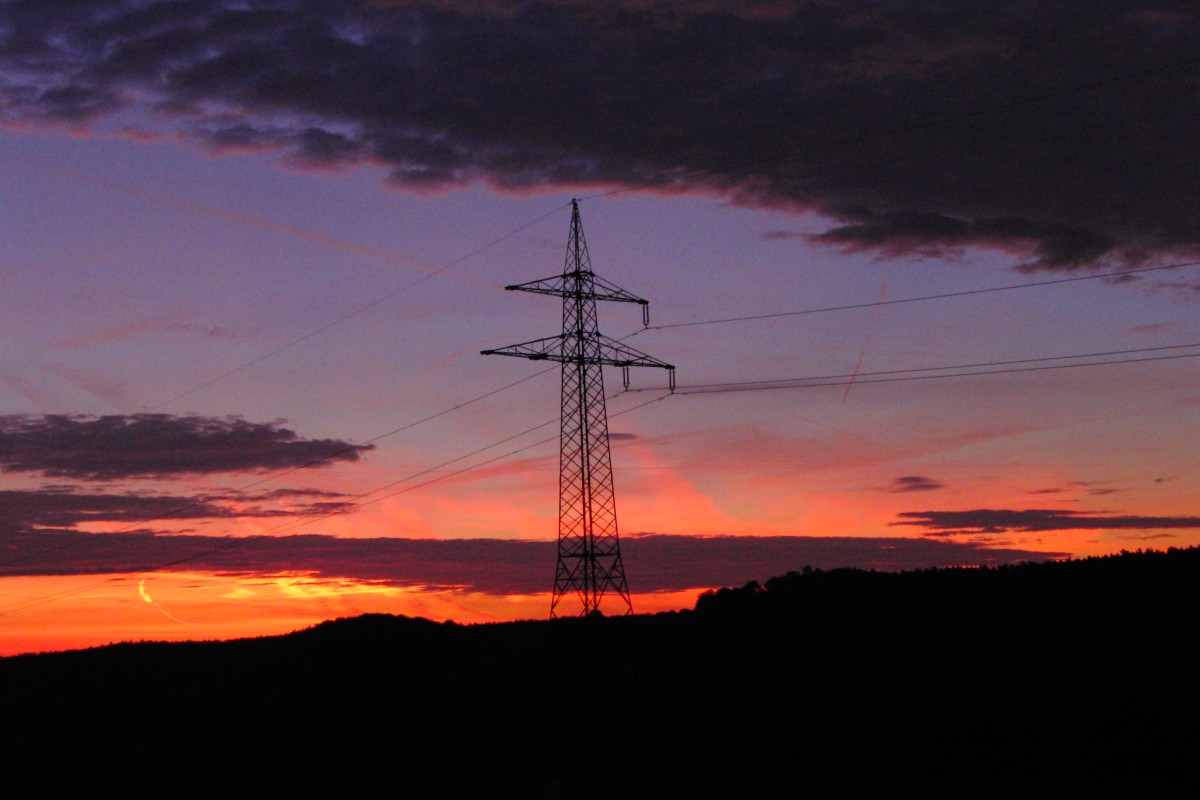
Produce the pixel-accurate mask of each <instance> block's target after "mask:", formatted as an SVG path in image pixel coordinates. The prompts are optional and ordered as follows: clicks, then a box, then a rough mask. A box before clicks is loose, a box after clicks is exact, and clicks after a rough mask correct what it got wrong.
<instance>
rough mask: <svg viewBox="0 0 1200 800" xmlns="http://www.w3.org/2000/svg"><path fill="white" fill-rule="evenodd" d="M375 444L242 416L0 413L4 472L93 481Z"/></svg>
mask: <svg viewBox="0 0 1200 800" xmlns="http://www.w3.org/2000/svg"><path fill="white" fill-rule="evenodd" d="M373 449H374V445H352V444H349V443H348V442H344V441H340V440H337V439H304V438H301V437H300V436H299V435H297V434H296V433H295V431H292V430H289V429H288V428H284V427H282V421H275V422H247V421H246V420H244V419H241V418H240V417H199V416H185V417H177V416H173V415H171V414H134V415H130V416H121V415H114V416H105V417H92V416H85V415H74V416H67V415H59V414H51V415H46V416H40V417H39V416H28V415H10V416H4V417H0V471H3V472H9V473H13V472H27V473H33V474H41V475H45V476H47V477H61V478H75V479H78V480H89V481H107V480H117V479H122V478H159V477H164V476H172V475H201V474H213V473H223V472H261V471H268V470H279V469H288V468H294V467H309V466H314V467H315V466H324V465H327V464H331V463H333V462H335V461H357V460H358V459H359V456H360V454H361V453H364V452H367V451H369V450H373Z"/></svg>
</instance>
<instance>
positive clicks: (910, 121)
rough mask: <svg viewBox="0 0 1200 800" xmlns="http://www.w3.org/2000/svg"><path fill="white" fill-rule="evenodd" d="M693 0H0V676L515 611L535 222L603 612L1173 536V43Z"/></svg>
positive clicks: (540, 612) (530, 504)
mask: <svg viewBox="0 0 1200 800" xmlns="http://www.w3.org/2000/svg"><path fill="white" fill-rule="evenodd" d="M721 6H722V4H716V3H709V2H695V3H674V2H672V3H667V2H655V0H626V1H623V2H617V3H609V4H606V5H605V8H604V10H596V9H593V8H591V7H590V5H589V4H585V3H579V2H572V0H550V1H548V2H540V3H539V2H535V3H505V2H495V3H465V2H456V1H455V0H443V1H441V2H439V1H438V0H428V1H427V2H346V3H337V4H331V3H323V2H301V1H300V0H281V1H280V2H236V3H235V2H220V1H219V0H211V1H209V0H195V1H194V2H191V1H189V2H154V1H153V0H149V1H146V2H133V1H132V0H114V1H113V2H91V3H87V4H82V5H81V4H79V3H76V2H67V1H66V0H61V1H55V0H42V1H41V2H34V0H24V1H21V0H18V1H15V2H5V3H2V4H0V148H2V150H0V152H2V153H3V156H2V157H0V179H2V180H3V186H4V188H5V203H4V205H3V209H2V210H0V258H3V272H2V274H3V284H2V285H3V292H2V293H0V312H2V313H0V333H2V334H3V336H4V339H5V342H6V345H5V347H4V348H3V351H2V352H0V401H2V402H0V512H2V514H0V652H2V653H13V652H23V651H27V650H39V649H56V648H62V647H74V646H84V645H91V644H101V643H106V642H109V641H116V640H122V639H133V638H156V639H187V638H224V637H229V636H240V635H253V634H260V633H279V632H284V631H287V630H292V629H295V628H297V627H302V626H304V625H307V624H311V623H313V622H316V621H319V620H321V619H326V618H330V617H336V616H344V615H347V614H354V613H359V612H361V611H390V612H395V613H409V614H419V615H422V616H429V617H432V618H434V619H447V618H453V619H457V620H459V621H461V622H471V621H483V620H492V619H515V618H526V617H542V616H544V615H545V614H546V613H547V610H548V606H549V599H548V597H549V595H548V589H549V584H550V581H551V580H552V576H553V538H554V535H555V531H556V514H557V509H556V502H557V475H558V470H557V422H556V417H557V415H558V402H559V397H558V381H557V378H556V374H555V372H554V370H550V371H545V370H544V367H543V365H539V364H537V363H525V362H520V361H516V360H513V359H496V358H484V357H482V356H480V355H479V351H480V350H482V349H486V348H494V347H500V346H504V345H507V344H510V343H512V342H517V341H524V340H529V339H534V338H539V337H543V336H549V335H553V334H556V333H557V332H558V325H559V322H560V316H559V314H560V312H559V308H558V306H557V304H556V302H555V300H554V299H553V298H545V297H537V296H530V295H521V294H516V293H505V292H504V291H503V287H504V286H505V285H507V284H512V283H519V282H524V281H529V280H534V279H537V278H542V277H546V276H549V275H553V274H556V273H557V272H558V271H560V270H561V267H562V264H563V253H564V248H565V244H566V236H567V231H568V224H569V219H570V209H569V201H570V199H571V198H572V197H578V198H582V202H581V204H580V209H581V214H582V219H583V226H584V230H585V232H586V235H587V240H588V244H589V249H590V253H591V259H592V264H593V267H594V268H595V270H596V272H597V273H598V274H599V275H601V276H602V277H604V278H606V279H608V280H610V281H612V282H613V283H615V284H617V285H619V286H622V287H623V288H625V289H627V290H629V291H631V292H633V293H635V294H637V295H639V296H642V297H645V298H647V299H649V300H650V303H651V305H650V311H651V328H650V329H648V330H643V329H642V326H641V320H640V318H639V315H638V311H637V309H630V308H627V307H625V306H623V305H618V306H617V307H614V308H608V307H604V308H601V310H600V313H601V320H600V322H601V329H602V331H603V332H604V333H605V334H607V335H609V336H612V337H614V338H620V337H627V336H629V337H631V338H629V339H627V340H626V341H628V342H629V343H630V344H631V345H632V346H634V347H637V348H638V349H639V350H642V351H645V352H647V353H649V354H651V355H653V356H655V357H656V358H660V359H662V360H664V361H668V362H670V363H672V364H675V365H676V366H677V378H678V383H679V387H680V391H679V392H677V393H676V395H674V396H668V394H667V393H666V391H665V388H664V386H663V375H661V374H659V372H658V371H645V372H642V373H637V372H635V374H634V375H633V376H632V377H633V385H632V387H631V389H633V390H634V391H630V392H627V393H626V392H621V384H620V376H619V375H618V374H616V373H613V374H610V375H608V376H607V380H608V386H609V395H610V401H609V414H610V420H611V421H610V427H611V429H612V431H613V434H614V437H613V458H614V467H615V475H616V478H615V479H616V489H617V507H618V512H619V517H620V525H621V531H622V536H623V538H624V539H625V548H624V552H625V562H626V570H627V573H628V576H629V582H630V588H631V590H632V591H633V593H634V604H635V609H636V610H638V611H654V610H665V609H669V608H680V607H687V606H690V605H691V604H692V602H693V601H694V598H695V595H696V593H697V592H699V591H702V590H703V589H705V588H708V587H712V586H719V585H727V584H740V583H744V582H745V581H748V580H751V579H760V580H761V579H763V578H766V577H769V576H770V575H774V574H779V573H781V572H784V571H787V570H789V569H798V568H799V567H801V566H803V565H806V564H809V565H813V566H819V567H836V566H860V567H872V568H880V569H901V568H913V567H920V566H930V565H949V564H978V563H991V564H996V563H1004V562H1006V561H1017V560H1022V559H1027V558H1047V557H1065V556H1081V555H1088V554H1098V553H1110V552H1116V551H1119V550H1122V549H1136V548H1141V547H1166V546H1187V545H1193V544H1200V507H1198V505H1197V503H1196V497H1197V493H1196V490H1195V486H1196V479H1197V467H1196V461H1195V452H1196V446H1197V444H1198V443H1200V442H1198V441H1197V438H1198V437H1197V430H1200V427H1198V425H1197V422H1198V419H1197V417H1198V416H1200V390H1198V389H1197V385H1198V384H1197V378H1198V377H1200V362H1198V361H1197V359H1196V356H1200V323H1198V322H1197V315H1196V310H1197V302H1198V301H1200V267H1197V266H1183V267H1179V268H1170V269H1157V268H1160V267H1171V266H1172V265H1177V264H1190V263H1191V262H1194V261H1200V217H1198V216H1197V214H1196V213H1195V197H1196V196H1197V190H1198V189H1200V159H1197V158H1196V155H1195V152H1194V144H1193V143H1194V142H1195V141H1196V140H1197V134H1200V130H1198V129H1200V118H1197V116H1196V114H1195V113H1194V111H1193V109H1194V108H1195V107H1196V105H1197V101H1198V100H1200V54H1198V53H1197V52H1196V49H1195V42H1196V41H1197V38H1198V37H1197V34H1198V33H1200V18H1198V17H1197V14H1196V12H1195V9H1194V7H1192V5H1190V4H1188V3H1183V2H1178V3H1171V2H1161V3H1145V2H1102V3H1094V4H1089V5H1088V8H1087V9H1083V10H1080V9H1078V8H1076V7H1075V5H1074V4H1067V3H1039V4H1035V5H1024V4H1009V5H1008V6H1005V7H1004V8H987V9H982V8H981V9H979V10H975V9H974V8H973V7H967V8H959V7H956V6H954V7H950V8H947V7H945V4H941V3H926V2H914V3H910V4H907V5H906V6H905V7H904V8H899V7H898V8H895V9H892V8H890V7H882V6H880V5H879V4H875V3H865V2H864V3H854V2H849V3H846V2H838V3H822V2H814V3H791V2H784V0H778V1H772V2H767V1H765V0H764V2H760V3H744V4H739V9H740V10H739V11H737V12H730V11H728V10H727V9H723V8H722V7H721ZM1146 270H1152V271H1146ZM1115 273H1120V274H1115ZM1098 275H1107V276H1108V277H1102V278H1097V279H1094V280H1093V279H1088V280H1079V281H1070V282H1062V283H1046V282H1047V281H1054V280H1058V279H1063V278H1089V277H1090V276H1098ZM1025 283H1036V284H1040V285H1037V286H1030V287H1029V288H1022V289H1012V290H1006V291H997V292H988V293H982V294H967V295H962V296H958V297H948V298H943V299H938V300H928V301H920V302H903V303H901V302H895V301H899V300H907V299H909V298H919V297H926V296H930V295H944V294H955V293H963V292H973V291H975V290H979V289H990V288H995V287H1003V286H1009V285H1015V284H1025ZM879 303H883V304H879ZM847 306H855V307H853V308H847ZM824 309H830V310H824ZM799 311H812V312H814V313H803V314H795V313H791V312H799ZM764 315H776V316H764ZM742 317H760V318H756V319H739V320H731V321H726V322H717V320H726V319H730V318H742ZM684 323H703V324H694V325H693V324H684ZM1079 354H1110V355H1104V356H1093V357H1090V358H1086V359H1080V358H1062V359H1059V360H1054V361H1050V360H1045V359H1058V358H1059V357H1065V356H1076V355H1079ZM1149 359H1155V360H1149ZM1116 360H1122V361H1129V362H1130V363H1125V364H1109V365H1096V362H1100V361H1116ZM1000 362H1004V363H1000ZM979 364H990V365H992V366H986V367H976V368H974V369H973V370H963V369H957V370H943V371H941V372H940V373H939V372H930V371H927V368H941V367H951V366H955V365H979ZM1081 364H1091V366H1079V365H1081ZM1066 365H1072V366H1069V367H1068V368H1062V369H1047V367H1059V366H1066ZM1015 369H1020V370H1023V371H1011V370H1015ZM915 370H923V371H915ZM899 371H908V372H899ZM963 371H982V372H990V373H993V374H986V375H976V376H974V377H962V376H957V377H946V376H945V373H951V374H956V373H961V372H963ZM543 373H544V374H543ZM937 375H941V376H940V377H935V376H937ZM897 378H905V380H896V379H897ZM523 379H524V380H523ZM769 381H776V382H777V383H774V384H771V383H764V382H769ZM518 382H519V383H518ZM514 384H515V385H514ZM726 384H734V385H726ZM747 384H752V385H747ZM503 387H508V388H503ZM501 389H502V390H501ZM496 390H501V391H496ZM731 390H736V391H731ZM464 404H465V405H464ZM442 412H446V413H442ZM431 417H432V418H431ZM427 418H431V419H427Z"/></svg>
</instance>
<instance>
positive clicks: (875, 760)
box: [0, 549, 1200, 798]
mask: <svg viewBox="0 0 1200 800" xmlns="http://www.w3.org/2000/svg"><path fill="white" fill-rule="evenodd" d="M1198 611H1200V550H1196V549H1188V550H1171V551H1167V552H1139V553H1126V554H1122V555H1119V556H1111V557H1105V558H1091V559H1085V560H1081V561H1071V562H1062V563H1046V564H1024V565H1019V566H1012V567H1000V568H996V569H930V570H923V571H918V572H906V573H875V572H864V571H860V570H830V571H821V570H810V569H805V570H803V571H801V572H789V573H787V574H786V575H782V576H778V577H775V578H771V579H769V580H766V581H765V582H764V583H762V584H761V585H760V584H758V583H750V584H747V585H746V586H743V587H740V588H730V589H722V590H719V591H717V592H712V593H706V594H704V595H702V596H701V597H700V598H699V599H698V600H697V603H696V607H695V609H694V610H693V611H684V612H678V613H667V614H657V615H652V616H649V615H648V616H634V617H623V618H609V619H565V620H550V621H540V622H517V623H503V624H492V625H473V626H461V625H456V624H453V623H435V622H430V621H428V620H423V619H412V618H405V617H392V616H386V615H367V616H362V617H357V618H353V619H343V620H337V621H334V622H328V623H324V624H321V625H318V626H316V627H314V628H311V629H308V630H305V631H301V632H298V633H295V634H291V635H288V636H282V637H272V638H262V639H248V640H239V641H232V642H208V643H183V644H158V643H138V644H122V645H113V646H109V647H103V648H96V649H92V650H85V651H75V652H70V653H58V654H45V655H32V656H18V657H13V658H7V659H0V687H2V688H0V692H2V695H0V699H2V708H3V715H2V722H0V735H2V736H3V739H2V740H0V747H2V748H3V750H2V751H0V752H3V753H4V762H5V770H4V780H5V784H6V786H7V787H8V788H9V793H10V796H14V797H15V796H30V795H31V796H54V795H58V796H76V795H78V794H81V793H83V792H87V793H91V794H94V793H98V792H100V791H101V790H106V789H116V790H119V791H123V792H126V793H137V794H139V795H143V796H144V795H156V796H159V795H164V794H171V795H190V794H210V795H211V794H221V795H226V794H232V793H235V792H236V793H237V794H242V793H250V792H265V793H269V794H270V795H277V794H282V793H284V792H295V793H299V794H301V795H302V796H330V797H346V796H355V795H364V796H383V795H387V796H399V797H421V798H423V797H529V798H542V797H549V798H558V797H561V798H610V797H689V798H690V797H733V796H744V795H748V794H751V793H754V794H759V795H767V796H800V795H802V794H812V795H814V796H818V797H912V796H918V797H997V798H1000V797H1003V798H1008V797H1012V798H1018V797H1019V798H1026V797H1055V798H1062V797H1095V796H1098V795H1102V794H1103V795H1110V794H1113V793H1114V792H1115V793H1117V794H1124V795H1126V796H1147V797H1156V798H1171V797H1180V798H1182V797H1185V796H1187V797H1190V796H1193V795H1192V791H1193V790H1194V788H1195V786H1196V784H1197V780H1196V778H1197V776H1196V773H1195V768H1194V766H1193V764H1194V746H1193V745H1194V739H1195V736H1194V731H1195V727H1196V720H1197V719H1198V718H1200V717H1198V714H1197V712H1198V711H1200V690H1198V689H1197V686H1196V681H1195V679H1194V677H1193V674H1192V673H1193V671H1194V670H1193V666H1192V660H1191V659H1190V657H1189V656H1190V651H1191V645H1192V643H1193V640H1194V639H1195V637H1196V622H1197V619H1198V613H1197V612H1198Z"/></svg>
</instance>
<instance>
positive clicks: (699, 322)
mask: <svg viewBox="0 0 1200 800" xmlns="http://www.w3.org/2000/svg"><path fill="white" fill-rule="evenodd" d="M1197 265H1200V261H1185V262H1182V263H1180V264H1167V265H1165V266H1159V267H1141V268H1138V269H1128V270H1119V271H1117V272H1101V273H1096V274H1094V275H1076V276H1074V277H1071V278H1052V279H1050V280H1044V281H1031V282H1028V283H1011V284H1007V285H1005V286H991V287H986V288H983V289H966V290H963V291H961V292H943V293H941V294H928V295H921V296H919V297H901V298H896V299H894V300H876V301H874V302H869V303H849V304H847V305H840V306H825V307H822V308H805V309H800V310H797V311H777V312H773V313H770V314H748V315H745V316H740V317H719V318H716V319H699V320H692V321H690V322H674V323H670V324H667V325H650V326H648V327H647V328H646V329H645V330H651V331H663V330H668V329H670V328H690V327H695V326H698V325H720V324H723V323H726V322H748V321H752V320H760V319H778V318H780V317H798V316H802V315H805V314H824V313H827V312H831V311H851V310H854V309H860V308H876V307H879V306H892V305H899V304H901V303H921V302H925V301H928V300H945V299H947V298H952V297H968V296H970V295H977V294H989V293H991V292H1008V291H1012V290H1015V289H1033V288H1037V287H1042V286H1054V285H1057V284H1063V283H1075V282H1078V281H1094V280H1099V279H1102V278H1120V277H1122V276H1125V275H1136V274H1138V273H1144V272H1158V271H1161V270H1168V269H1182V268H1183V267H1194V266H1197Z"/></svg>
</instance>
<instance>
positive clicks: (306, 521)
mask: <svg viewBox="0 0 1200 800" xmlns="http://www.w3.org/2000/svg"><path fill="white" fill-rule="evenodd" d="M556 368H557V367H552V368H551V369H556ZM536 374H543V373H536ZM531 377H532V376H531ZM523 380H528V379H527V378H526V379H523ZM614 396H615V395H614ZM670 396H671V395H670V394H664V395H662V396H661V397H655V398H653V399H651V400H647V401H646V402H644V403H639V404H637V405H635V406H630V407H629V408H627V409H625V410H624V411H619V412H617V413H615V414H612V415H611V416H613V417H619V416H623V415H625V414H629V413H631V412H633V411H637V410H638V409H641V408H645V407H646V406H648V405H651V404H653V403H657V402H660V401H662V400H665V399H666V398H668V397H670ZM556 422H558V418H557V417H555V418H554V419H552V420H547V421H546V422H543V423H540V424H538V425H535V426H533V427H531V428H526V429H525V430H523V431H521V432H520V433H517V434H513V435H512V436H508V437H505V438H504V439H501V440H500V441H498V442H493V443H492V444H490V445H487V446H486V447H481V448H479V449H477V450H474V451H472V452H471V453H467V454H466V455H463V456H459V457H457V458H454V459H451V460H450V461H445V462H443V463H441V464H439V465H437V466H435V467H430V468H428V469H425V470H422V471H420V472H417V473H414V474H413V475H410V476H408V477H405V478H402V479H400V480H399V481H393V482H391V483H388V484H385V485H384V486H381V487H379V488H377V489H373V490H372V491H370V492H364V493H363V494H360V495H356V498H362V497H367V496H369V495H372V494H375V493H377V492H380V491H383V490H384V489H388V488H391V487H393V486H396V485H398V484H400V483H404V482H407V481H409V480H412V479H413V478H416V477H419V476H421V475H427V474H429V473H430V472H434V471H436V470H439V469H442V468H444V467H446V466H448V465H450V464H454V463H456V462H458V461H462V460H464V459H466V458H470V457H471V456H472V455H478V454H479V453H482V452H484V451H486V450H490V449H492V448H493V447H497V446H499V445H501V444H504V443H505V442H510V441H512V440H513V439H518V438H520V437H522V436H525V435H526V434H529V433H532V432H533V431H535V430H539V429H541V428H544V427H546V426H548V425H553V424H554V423H556ZM557 440H558V436H550V437H547V438H545V439H540V440H538V441H536V442H533V443H532V444H527V445H524V446H522V447H518V448H516V449H514V450H509V451H507V452H505V453H501V454H500V455H497V456H493V457H492V458H489V459H487V460H485V461H481V462H478V463H476V464H472V465H470V466H467V467H463V468H461V469H458V470H455V471H453V472H450V473H447V474H445V475H439V476H437V477H434V478H430V479H429V480H427V481H423V482H421V483H419V484H415V485H413V486H407V487H405V488H403V489H400V490H398V491H395V492H391V493H389V494H386V495H383V496H381V497H377V498H375V499H374V500H370V501H367V502H365V503H358V504H355V505H354V507H353V508H345V509H338V510H335V511H325V512H316V513H314V514H310V515H305V517H304V518H302V519H301V520H291V521H289V522H287V523H283V524H281V525H278V526H276V527H274V528H269V529H267V531H265V532H263V533H260V534H256V535H254V536H247V537H244V538H241V539H235V540H233V541H230V542H228V543H226V544H222V545H219V546H217V547H211V548H208V549H207V550H203V551H200V552H198V553H193V554H191V555H189V556H184V557H182V558H177V559H173V560H171V561H168V562H164V563H162V564H158V565H156V566H154V567H150V568H148V569H144V570H140V571H138V572H135V573H132V575H123V576H122V577H120V578H106V579H104V580H102V581H97V582H95V583H92V584H89V585H87V586H83V587H77V588H75V589H68V590H64V591H61V592H56V593H54V594H50V595H44V596H42V597H37V598H33V599H30V600H23V601H18V602H15V603H9V604H7V605H4V606H0V616H6V615H8V614H11V613H13V612H16V611H23V610H25V609H28V608H33V607H36V606H40V605H46V604H48V603H52V602H54V601H56V600H61V599H63V598H65V597H71V596H74V595H78V594H83V593H84V592H88V591H92V590H93V589H98V588H102V587H104V586H107V585H109V584H111V583H117V582H120V581H124V580H127V579H128V578H130V577H137V576H140V575H147V574H150V573H153V572H159V571H162V570H164V569H168V568H169V567H174V566H178V565H180V564H186V563H188V562H191V561H195V560H196V559H199V558H204V557H205V556H209V555H214V554H216V553H222V552H225V551H228V550H232V549H234V548H237V547H244V546H245V545H247V544H250V543H251V542H257V541H261V540H263V539H272V538H275V537H273V536H270V535H268V534H269V533H273V532H278V531H283V530H293V529H295V528H300V527H304V526H306V525H311V524H312V523H314V522H319V521H320V520H323V519H328V518H329V517H334V516H338V515H341V514H346V513H349V512H350V511H352V510H357V509H359V508H362V507H363V506H366V505H371V504H373V503H377V502H380V501H382V500H386V499H388V498H390V497H395V496H396V495H400V494H404V493H406V492H411V491H415V490H416V489H420V488H423V487H425V486H429V485H431V484H434V483H437V482H439V481H443V480H446V479H448V478H452V477H454V476H456V475H461V474H463V473H465V472H471V471H473V470H476V469H479V468H481V467H484V466H487V465H489V464H493V463H495V462H497V461H501V460H503V459H505V458H511V457H512V456H514V455H518V454H520V453H523V452H526V451H528V450H532V449H533V448H535V447H539V446H541V445H544V444H548V443H550V442H553V441H557ZM86 541H94V539H88V540H86ZM5 563H12V562H5Z"/></svg>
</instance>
